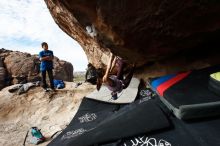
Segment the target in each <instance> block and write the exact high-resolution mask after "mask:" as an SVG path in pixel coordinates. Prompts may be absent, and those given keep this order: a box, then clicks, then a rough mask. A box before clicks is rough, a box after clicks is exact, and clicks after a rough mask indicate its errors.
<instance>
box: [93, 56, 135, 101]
mask: <svg viewBox="0 0 220 146" xmlns="http://www.w3.org/2000/svg"><path fill="white" fill-rule="evenodd" d="M127 65H128V64H127V63H126V61H125V60H123V59H122V58H121V57H118V56H114V55H113V54H112V53H111V55H110V59H109V62H108V65H107V69H106V71H105V73H104V72H103V70H102V69H98V71H97V75H98V79H97V90H100V88H101V85H102V83H103V84H104V85H105V86H107V88H108V89H109V90H110V91H112V93H111V95H112V99H113V100H116V99H117V98H118V96H117V93H120V92H121V91H122V90H123V89H126V88H127V87H128V85H129V84H130V81H131V79H132V77H133V73H134V69H135V64H133V65H132V68H131V69H130V71H129V73H128V74H127V75H126V76H125V67H126V66H127ZM115 69H116V71H115Z"/></svg>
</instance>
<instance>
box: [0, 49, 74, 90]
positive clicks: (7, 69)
mask: <svg viewBox="0 0 220 146" xmlns="http://www.w3.org/2000/svg"><path fill="white" fill-rule="evenodd" d="M0 57H1V58H2V60H3V62H2V65H1V63H0V82H1V83H3V78H4V81H5V83H4V84H6V85H10V84H17V83H20V82H21V81H25V80H27V81H36V80H40V72H39V65H40V61H39V59H38V56H37V55H31V54H29V53H22V52H18V51H10V50H5V49H0ZM1 66H2V67H1ZM3 76H4V77H3ZM54 78H55V79H61V80H64V81H73V66H72V64H71V63H69V62H66V61H63V60H59V59H58V58H57V57H54ZM2 85H3V84H1V85H0V86H2Z"/></svg>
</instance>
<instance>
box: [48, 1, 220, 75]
mask: <svg viewBox="0 0 220 146" xmlns="http://www.w3.org/2000/svg"><path fill="white" fill-rule="evenodd" d="M45 2H46V4H47V6H48V8H49V10H50V12H51V15H52V16H53V18H54V20H55V22H56V23H57V24H58V25H59V27H60V28H61V29H62V30H63V31H64V32H66V33H67V34H68V35H70V36H71V37H72V38H73V39H75V40H76V41H78V42H79V44H80V45H81V46H82V48H83V49H84V51H85V53H86V55H87V57H88V60H89V62H91V63H92V64H94V65H95V66H96V67H100V66H103V65H104V64H106V62H107V58H108V54H109V52H112V53H114V54H115V55H119V56H121V57H123V58H124V59H127V60H129V61H130V62H136V63H137V64H138V66H139V68H140V72H139V73H142V72H144V73H148V74H154V75H157V74H166V73H170V72H177V71H182V70H187V69H194V68H202V67H204V66H209V65H211V64H216V63H220V59H218V58H219V55H220V41H219V39H220V1H218V0H199V1H198V0H138V1H133V0H92V1H91V0H62V1H59V0H45ZM86 28H87V29H86ZM94 32H95V33H94Z"/></svg>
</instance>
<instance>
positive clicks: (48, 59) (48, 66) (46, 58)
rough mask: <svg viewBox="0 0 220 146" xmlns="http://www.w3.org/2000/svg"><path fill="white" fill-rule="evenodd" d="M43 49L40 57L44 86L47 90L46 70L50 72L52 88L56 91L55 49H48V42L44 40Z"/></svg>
mask: <svg viewBox="0 0 220 146" xmlns="http://www.w3.org/2000/svg"><path fill="white" fill-rule="evenodd" d="M41 46H42V48H43V51H41V52H40V53H39V58H40V61H41V64H40V71H41V77H42V83H43V88H44V90H45V91H46V92H47V91H48V88H47V82H46V72H47V74H48V77H49V80H50V88H51V89H52V90H53V91H54V83H53V58H54V56H53V51H51V50H48V44H47V43H46V42H43V43H42V44H41Z"/></svg>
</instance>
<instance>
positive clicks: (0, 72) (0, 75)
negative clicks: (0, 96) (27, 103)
mask: <svg viewBox="0 0 220 146" xmlns="http://www.w3.org/2000/svg"><path fill="white" fill-rule="evenodd" d="M5 73H6V72H5V68H4V64H3V62H2V58H1V57H0V90H1V89H2V88H3V87H4V86H5Z"/></svg>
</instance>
